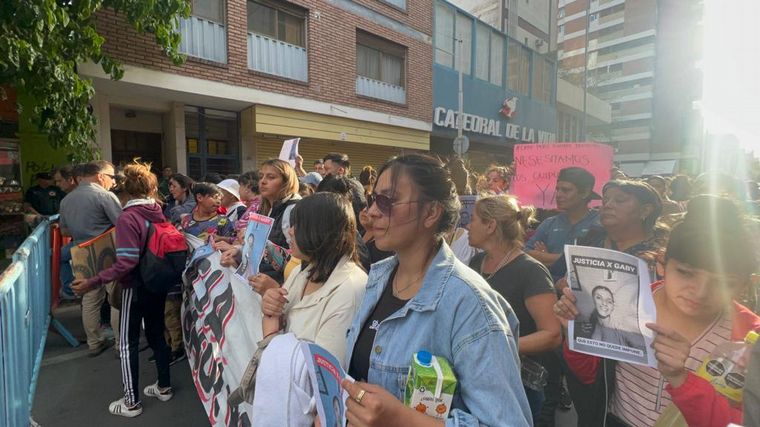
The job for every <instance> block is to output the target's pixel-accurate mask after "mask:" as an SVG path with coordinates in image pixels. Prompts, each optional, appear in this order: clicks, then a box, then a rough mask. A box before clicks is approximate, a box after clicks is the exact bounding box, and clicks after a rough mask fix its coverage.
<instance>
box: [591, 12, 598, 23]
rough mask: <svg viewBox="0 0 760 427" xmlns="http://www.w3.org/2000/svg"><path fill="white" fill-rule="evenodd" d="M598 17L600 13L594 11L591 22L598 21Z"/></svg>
mask: <svg viewBox="0 0 760 427" xmlns="http://www.w3.org/2000/svg"><path fill="white" fill-rule="evenodd" d="M598 18H599V14H598V13H592V14H591V22H594V21H596V20H597V19H598Z"/></svg>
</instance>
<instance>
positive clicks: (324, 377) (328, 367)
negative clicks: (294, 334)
mask: <svg viewBox="0 0 760 427" xmlns="http://www.w3.org/2000/svg"><path fill="white" fill-rule="evenodd" d="M301 350H302V351H303V354H304V356H306V366H307V368H308V369H309V376H310V377H311V384H312V387H313V389H314V390H315V391H317V392H318V393H319V395H318V396H317V397H318V400H317V413H318V414H319V421H320V423H321V425H322V426H325V427H327V426H330V427H333V426H335V427H345V425H346V414H345V412H346V408H345V403H344V402H345V401H346V399H347V398H348V393H346V391H345V390H343V388H342V387H341V386H340V382H341V381H343V379H344V378H346V377H348V376H347V375H346V372H345V371H344V370H343V368H342V367H341V366H340V363H339V362H338V359H336V358H335V356H333V355H332V354H331V353H330V352H329V351H327V350H325V349H324V348H322V347H320V346H318V345H317V344H313V343H307V342H304V343H301ZM348 378H349V379H351V378H350V377H348ZM351 380H352V381H353V379H351Z"/></svg>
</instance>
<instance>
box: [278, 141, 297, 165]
mask: <svg viewBox="0 0 760 427" xmlns="http://www.w3.org/2000/svg"><path fill="white" fill-rule="evenodd" d="M300 141H301V138H293V139H288V140H285V142H283V143H282V148H281V149H280V157H279V159H280V160H284V161H286V162H288V163H290V166H293V167H296V157H298V143H299V142H300Z"/></svg>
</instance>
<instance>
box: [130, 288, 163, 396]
mask: <svg viewBox="0 0 760 427" xmlns="http://www.w3.org/2000/svg"><path fill="white" fill-rule="evenodd" d="M165 303H166V294H165V293H162V294H156V293H153V292H150V291H148V290H146V289H145V288H144V287H138V288H129V289H124V290H122V293H121V320H120V322H121V324H120V327H121V334H120V341H119V351H120V355H121V377H122V382H123V383H124V400H125V403H126V404H127V406H134V405H136V404H138V403H140V391H139V389H138V386H139V384H138V379H139V374H140V358H139V354H138V345H139V342H140V324H141V323H142V321H143V320H145V338H147V340H148V345H150V347H151V348H152V349H153V354H154V355H155V357H156V370H157V371H158V386H159V387H169V386H170V385H171V382H170V378H169V347H168V346H167V345H166V340H165V339H164V304H165Z"/></svg>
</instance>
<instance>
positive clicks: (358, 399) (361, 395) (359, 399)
mask: <svg viewBox="0 0 760 427" xmlns="http://www.w3.org/2000/svg"><path fill="white" fill-rule="evenodd" d="M365 394H367V391H366V390H359V394H357V395H356V397H354V400H355V401H356V403H358V404H361V403H362V399H364V395H365Z"/></svg>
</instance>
